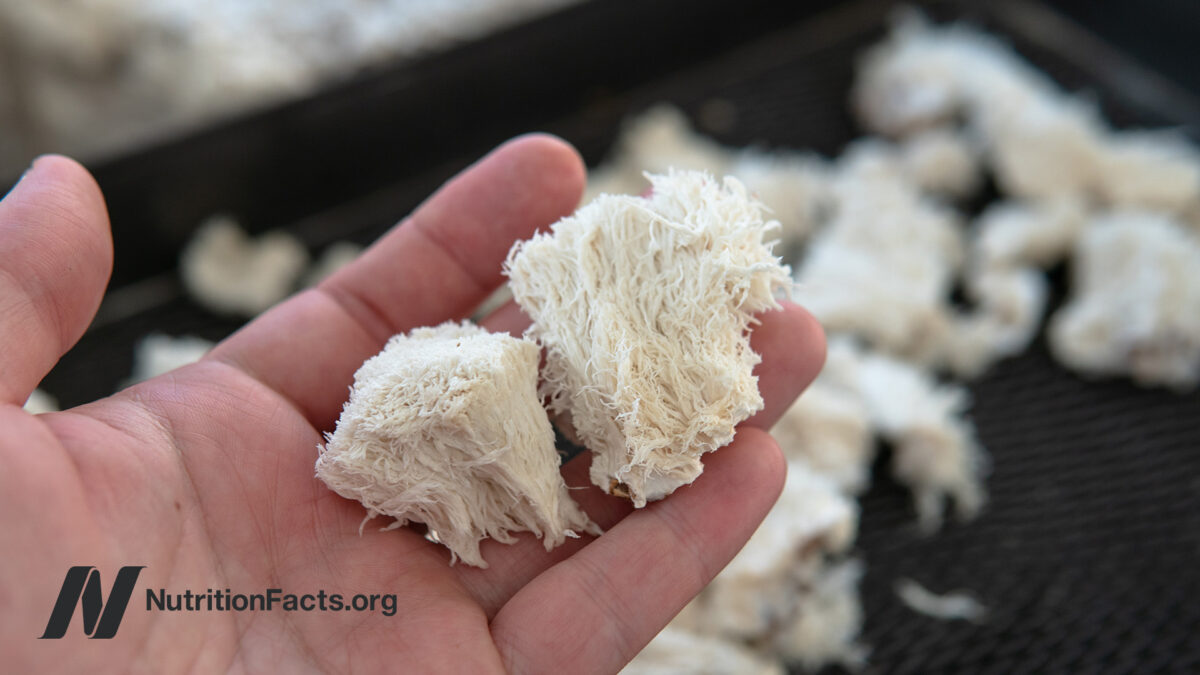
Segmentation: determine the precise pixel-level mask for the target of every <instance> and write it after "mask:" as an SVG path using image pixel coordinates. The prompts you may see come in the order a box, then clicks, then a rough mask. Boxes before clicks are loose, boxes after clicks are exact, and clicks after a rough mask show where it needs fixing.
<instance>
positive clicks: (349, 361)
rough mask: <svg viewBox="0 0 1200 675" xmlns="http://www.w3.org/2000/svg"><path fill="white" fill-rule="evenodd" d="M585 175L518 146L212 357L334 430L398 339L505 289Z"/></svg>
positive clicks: (485, 162)
mask: <svg viewBox="0 0 1200 675" xmlns="http://www.w3.org/2000/svg"><path fill="white" fill-rule="evenodd" d="M583 182H584V169H583V164H582V161H581V160H580V159H579V156H578V154H577V153H576V152H575V151H574V149H572V148H571V147H570V146H569V145H567V144H566V143H564V142H562V141H560V140H558V139H556V138H553V137H550V136H544V135H534V136H525V137H522V138H519V139H516V140H513V141H510V142H509V143H506V144H505V145H503V146H501V147H500V148H498V149H496V150H495V151H493V152H492V153H491V154H489V155H488V156H487V157H485V158H484V159H482V160H480V161H479V162H478V163H476V164H475V165H474V166H472V167H470V168H468V169H467V170H465V171H463V172H462V173H461V174H459V175H458V176H457V177H456V178H454V179H453V180H451V181H450V182H449V183H447V184H446V185H445V186H443V187H442V188H441V189H440V190H439V191H438V192H437V193H435V194H434V195H433V196H432V197H430V198H429V199H428V200H427V201H426V202H425V203H424V204H422V205H421V206H420V207H419V208H418V209H417V210H416V211H415V212H414V213H413V214H412V215H411V216H409V217H408V218H407V219H406V220H405V221H404V222H402V223H401V224H400V225H399V226H397V227H396V228H394V229H393V230H392V231H391V232H389V233H388V234H387V235H385V236H384V237H383V238H382V239H381V240H380V241H378V242H376V243H375V244H374V245H373V246H372V247H371V248H369V249H368V250H367V251H366V252H365V253H364V254H363V255H362V256H361V257H360V258H359V259H358V260H356V261H355V262H353V263H352V264H350V265H348V266H346V267H344V268H342V269H341V270H339V271H338V272H337V273H335V274H334V275H333V276H332V277H330V278H329V279H327V280H326V281H324V282H323V283H322V284H321V285H320V286H319V287H318V288H317V289H314V290H310V291H307V292H305V293H302V294H300V295H298V296H296V297H295V298H293V299H291V300H288V301H287V302H285V303H283V304H281V305H279V306H278V307H276V308H275V309H273V310H271V311H269V312H267V313H266V314H265V315H263V316H262V317H259V318H258V319H257V320H255V321H253V322H252V323H250V324H249V325H248V326H246V327H245V328H243V329H242V330H241V331H239V332H238V333H236V334H235V335H233V336H232V337H230V338H229V339H228V340H226V341H225V342H224V343H222V344H221V345H219V346H218V347H217V348H216V349H214V350H213V352H212V353H211V355H210V357H211V358H214V359H219V360H221V361H224V362H226V363H229V364H232V365H234V366H236V367H237V368H238V369H240V370H242V371H244V372H246V373H248V374H250V375H251V376H252V377H254V378H256V379H258V380H259V381H261V382H263V383H264V384H266V385H267V386H268V387H270V388H271V389H273V390H275V391H276V392H278V393H280V394H282V395H283V396H285V397H286V398H288V399H290V400H291V401H292V402H293V403H294V404H295V405H296V407H297V408H299V409H300V411H301V412H302V413H303V414H304V415H305V417H306V418H308V420H309V421H310V422H311V423H312V424H313V425H314V426H315V427H316V428H317V429H325V430H327V429H330V428H332V426H333V422H334V420H335V419H336V418H337V414H338V411H339V410H340V409H341V405H342V402H343V401H345V399H346V390H347V388H348V387H349V386H350V384H351V383H352V382H353V379H354V372H355V371H356V370H357V369H358V367H359V366H360V365H362V363H363V361H364V360H366V359H367V358H368V357H370V356H372V355H374V354H375V353H377V352H378V351H379V350H380V349H381V348H382V347H383V344H384V342H386V341H387V339H388V338H389V337H391V336H392V335H394V334H396V333H400V332H403V331H405V330H408V329H409V328H412V327H415V326H427V325H434V324H438V323H441V322H442V321H444V320H446V319H451V318H459V317H462V316H465V315H466V314H467V313H468V312H469V311H470V310H471V309H472V308H473V307H475V306H477V305H478V304H479V303H480V302H481V301H482V300H483V299H484V298H485V297H486V296H487V295H488V293H490V292H491V291H492V289H494V288H495V287H496V286H498V285H499V284H500V282H501V280H502V277H501V265H502V263H503V261H504V258H505V256H506V255H507V254H508V250H509V248H510V247H511V246H512V244H513V242H514V241H516V240H517V239H524V238H527V237H529V236H531V235H532V234H533V233H534V232H535V231H536V230H538V229H540V228H544V227H547V226H548V225H550V224H551V223H553V222H554V221H555V220H557V219H559V218H560V217H562V216H564V215H566V214H568V213H570V212H571V211H572V210H573V209H574V208H575V205H576V204H577V203H578V202H579V195H580V194H581V193H582V191H583Z"/></svg>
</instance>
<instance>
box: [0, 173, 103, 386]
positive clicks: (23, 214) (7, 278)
mask: <svg viewBox="0 0 1200 675" xmlns="http://www.w3.org/2000/svg"><path fill="white" fill-rule="evenodd" d="M111 271H112V234H111V231H110V230H109V226H108V209H107V208H106V207H105V205H104V197H103V196H102V195H101V194H100V188H99V187H98V186H97V185H96V181H95V180H93V179H92V177H91V175H90V174H88V172H87V170H86V169H84V168H83V167H82V166H80V165H79V164H77V163H75V162H74V161H72V160H70V159H67V158H66V157H58V156H53V155H51V156H45V157H39V158H38V159H37V160H36V161H34V163H33V166H32V167H30V169H29V171H28V172H27V173H26V174H25V176H24V177H23V178H22V179H21V181H20V182H19V183H18V184H17V185H16V187H14V188H13V190H12V192H10V193H9V194H8V196H7V197H5V198H4V200H3V201H2V202H0V401H2V402H5V403H15V404H16V405H22V404H23V403H25V399H26V398H28V397H29V394H30V392H32V391H33V390H34V388H35V387H36V386H37V384H38V382H40V381H41V379H42V378H43V377H45V375H46V373H48V372H50V369H51V368H53V367H54V364H55V363H57V362H58V359H59V358H60V357H61V356H62V355H63V354H65V353H66V352H67V350H68V349H70V348H71V347H72V346H74V344H75V342H76V341H77V340H79V338H80V336H82V335H83V331H84V330H85V329H87V326H88V323H90V322H91V320H92V317H93V316H94V315H95V314H96V309H97V308H98V307H99V306H100V299H101V298H102V297H103V295H104V287H105V285H107V283H108V276H109V273H110V272H111Z"/></svg>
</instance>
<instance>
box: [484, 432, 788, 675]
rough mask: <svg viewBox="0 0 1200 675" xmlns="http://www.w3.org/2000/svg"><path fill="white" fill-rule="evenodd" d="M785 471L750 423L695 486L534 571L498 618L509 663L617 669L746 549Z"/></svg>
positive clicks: (770, 443) (512, 666)
mask: <svg viewBox="0 0 1200 675" xmlns="http://www.w3.org/2000/svg"><path fill="white" fill-rule="evenodd" d="M785 471H786V466H785V464H784V461H783V457H782V455H781V454H780V452H779V447H778V446H777V445H776V444H775V442H774V440H772V439H771V437H770V436H769V435H768V434H766V433H765V432H762V431H759V430H757V429H743V430H742V431H741V433H739V434H738V437H737V439H736V440H735V441H734V442H733V444H732V445H730V446H729V447H728V448H727V449H725V450H724V451H722V452H718V453H716V454H713V455H710V456H709V458H708V462H707V469H706V470H705V472H704V474H703V475H701V476H700V478H698V479H697V480H696V482H695V483H694V484H693V485H691V486H688V487H684V488H680V489H679V490H678V491H676V492H675V494H673V495H672V496H671V498H669V499H666V500H663V501H661V502H656V503H654V504H652V505H650V506H648V507H646V508H644V509H641V510H639V511H637V512H635V513H632V514H630V515H629V516H628V517H626V518H625V519H624V520H622V521H621V522H620V523H618V524H617V525H616V526H614V527H613V528H612V529H611V530H609V531H608V533H606V534H605V535H604V536H602V537H600V538H598V539H596V540H595V541H593V542H592V543H591V544H589V545H588V546H586V547H585V548H583V550H581V551H579V552H578V553H576V554H575V555H573V556H571V557H570V558H568V559H566V560H564V561H563V562H561V563H559V564H557V565H555V566H554V567H552V568H550V569H549V570H547V571H546V572H545V573H543V574H542V575H541V576H539V577H538V578H536V579H534V580H533V581H532V582H530V583H529V585H527V586H526V587H525V588H523V589H522V590H521V591H520V592H519V593H517V594H516V595H514V596H513V598H512V600H510V601H509V602H508V603H507V604H506V605H504V607H503V608H501V610H500V612H499V613H498V614H497V615H496V617H495V618H494V619H493V621H492V636H493V637H494V638H495V640H496V644H497V647H498V648H499V650H500V654H501V657H502V658H503V659H504V661H505V665H506V666H507V668H508V670H509V671H510V672H564V673H566V672H569V673H608V672H616V671H617V670H619V669H620V668H621V666H623V665H624V664H625V663H626V662H628V661H629V659H631V658H633V656H634V655H636V654H637V653H638V651H640V650H641V648H642V647H644V646H645V645H646V643H647V642H649V641H650V639H651V638H653V637H654V636H655V635H656V634H657V633H658V631H659V630H661V629H662V627H663V626H665V625H666V624H667V622H668V621H670V620H671V618H672V617H673V616H675V614H677V613H678V612H679V610H681V609H682V608H683V606H684V605H685V604H687V602H688V601H689V600H691V599H692V598H693V597H694V596H695V595H696V594H697V593H699V592H700V590H701V589H702V588H704V586H705V585H707V584H708V582H709V581H711V580H712V578H713V577H714V576H716V574H717V572H718V571H720V570H721V568H722V567H724V566H725V564H726V563H728V562H729V560H731V559H732V558H733V556H734V555H735V554H736V553H737V552H738V550H740V549H741V547H742V545H743V544H745V542H746V540H747V539H749V538H750V535H751V534H753V533H754V530H755V529H756V528H757V527H758V525H759V523H761V522H762V519H763V518H764V517H765V516H766V514H767V511H768V510H770V508H771V506H772V505H773V504H774V502H775V500H776V499H777V498H778V496H779V492H780V490H781V489H782V487H783V479H784V473H785Z"/></svg>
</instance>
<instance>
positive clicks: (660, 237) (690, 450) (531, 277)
mask: <svg viewBox="0 0 1200 675" xmlns="http://www.w3.org/2000/svg"><path fill="white" fill-rule="evenodd" d="M648 178H649V179H650V182H651V183H652V184H653V186H654V190H653V193H652V194H651V196H650V197H648V198H641V197H630V196H614V195H602V196H601V197H599V198H597V199H596V200H594V201H593V202H591V203H590V204H588V205H587V206H585V207H583V208H582V209H580V210H579V211H577V212H576V213H575V214H574V215H572V216H569V217H567V218H564V219H562V220H560V221H559V222H557V223H555V225H554V226H553V231H552V232H549V233H542V234H538V235H535V236H534V237H533V238H532V239H529V240H527V241H522V242H518V243H517V244H516V245H515V246H514V247H513V250H512V251H511V252H510V253H509V258H508V262H507V264H506V271H507V273H508V276H509V286H510V287H511V288H512V291H513V296H514V297H515V298H516V300H517V302H518V303H519V304H520V305H521V308H522V309H524V310H525V312H526V314H528V315H529V317H530V318H531V319H532V320H533V325H532V326H531V327H530V328H529V331H528V335H530V336H532V337H534V338H536V339H537V340H538V341H539V342H540V343H541V344H542V346H543V347H544V348H545V350H546V365H545V369H544V370H543V372H542V376H543V385H542V393H543V395H545V396H546V397H548V398H549V401H550V409H551V411H552V412H553V413H557V414H563V415H566V416H569V420H570V423H571V424H572V425H573V426H574V431H575V434H576V437H577V438H578V439H579V441H580V442H581V443H582V444H583V445H585V446H587V447H589V448H591V449H592V451H593V452H594V453H595V454H594V456H593V458H592V468H591V474H592V481H593V482H594V483H595V484H596V485H598V486H600V487H601V488H603V489H605V490H607V491H608V492H610V493H612V494H617V495H621V496H627V497H629V498H630V499H631V500H632V501H633V503H634V505H635V506H638V507H642V506H645V504H646V502H647V501H653V500H656V499H661V498H662V497H665V496H666V495H668V494H670V493H671V492H673V491H674V490H675V489H676V488H678V487H680V486H682V485H687V484H689V483H691V482H692V481H693V480H695V479H696V477H697V476H699V475H700V473H701V472H702V471H703V465H702V464H701V463H700V456H701V455H703V454H704V453H706V452H711V451H713V450H716V449H717V448H720V447H721V446H723V445H726V444H728V443H729V442H730V441H732V440H733V434H734V427H735V426H736V425H737V424H738V423H739V422H741V421H742V420H744V419H746V418H747V417H749V416H751V415H752V414H754V413H755V412H757V411H758V410H760V409H761V408H762V406H763V401H762V397H761V396H760V395H759V393H758V379H757V378H756V377H755V376H754V375H753V374H752V372H751V371H752V370H753V368H754V366H755V364H757V363H758V362H759V360H760V359H759V356H758V355H757V354H755V353H754V351H753V350H751V349H750V339H749V331H750V328H751V326H752V325H753V323H754V322H755V320H754V314H755V313H757V312H761V311H763V310H767V309H774V308H778V307H779V304H778V303H777V302H776V300H775V296H774V293H775V291H776V290H780V289H787V288H788V286H789V285H790V280H789V277H788V274H789V272H788V269H787V268H786V267H785V266H783V265H781V264H780V262H779V259H778V258H776V257H775V256H774V255H772V253H771V248H770V246H769V245H768V244H767V243H766V242H765V241H764V236H765V235H766V233H767V232H768V231H769V230H770V229H772V228H775V227H778V223H776V222H775V221H767V220H765V219H764V217H763V209H762V206H761V204H759V203H758V202H757V201H755V200H753V199H751V198H750V196H749V195H748V194H747V191H746V189H745V187H744V186H743V185H742V184H741V183H739V182H738V181H737V180H736V179H733V178H726V179H725V180H724V181H718V180H716V179H714V178H713V177H712V176H710V175H708V174H706V173H702V172H674V171H673V172H670V173H668V174H667V175H665V176H664V175H652V176H648Z"/></svg>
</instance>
